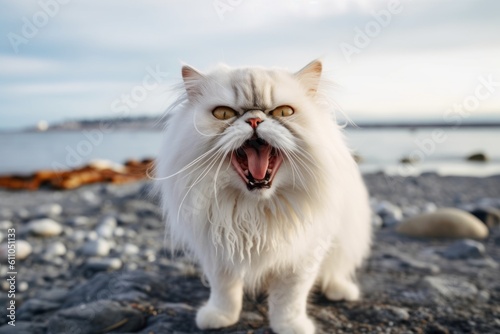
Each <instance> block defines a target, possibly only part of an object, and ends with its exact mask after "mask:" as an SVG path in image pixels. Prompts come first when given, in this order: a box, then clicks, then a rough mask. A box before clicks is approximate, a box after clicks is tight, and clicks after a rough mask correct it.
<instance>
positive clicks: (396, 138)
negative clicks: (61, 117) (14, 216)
mask: <svg viewBox="0 0 500 334" xmlns="http://www.w3.org/2000/svg"><path fill="white" fill-rule="evenodd" d="M435 131H436V130H434V129H417V130H408V129H347V130H346V140H347V142H348V144H349V146H350V147H351V148H352V149H353V151H354V152H356V154H358V155H360V156H361V158H362V163H361V164H360V168H361V170H362V171H363V172H377V171H385V172H386V173H389V174H402V175H409V174H418V173H421V172H437V173H440V174H443V175H450V174H451V175H474V176H487V175H493V174H500V128H493V127H492V128H463V129H446V128H445V129H442V130H441V132H435ZM160 141H161V133H160V132H155V131H134V132H125V131H115V132H111V133H106V134H103V135H100V134H98V133H97V132H95V131H89V132H79V131H75V132H40V133H0V157H1V158H0V174H11V173H15V174H28V173H31V172H33V171H35V170H38V169H51V168H59V169H61V168H65V167H66V168H73V167H78V166H81V165H83V164H85V163H87V162H89V161H90V160H94V159H106V160H111V161H114V162H119V163H122V162H124V161H125V160H127V159H131V158H132V159H143V158H154V157H155V156H156V154H157V153H158V151H159V148H160ZM475 152H484V153H485V154H486V155H487V156H488V157H489V158H490V161H489V162H487V163H477V162H476V163H474V162H467V161H465V158H466V156H468V155H470V154H472V153H475ZM408 156H411V157H413V158H417V159H419V162H418V163H416V164H413V165H404V164H400V163H399V161H400V159H401V158H403V157H408Z"/></svg>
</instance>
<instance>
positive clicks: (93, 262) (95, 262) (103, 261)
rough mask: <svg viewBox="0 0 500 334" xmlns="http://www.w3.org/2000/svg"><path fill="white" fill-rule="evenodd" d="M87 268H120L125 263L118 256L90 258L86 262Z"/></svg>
mask: <svg viewBox="0 0 500 334" xmlns="http://www.w3.org/2000/svg"><path fill="white" fill-rule="evenodd" d="M85 265H86V267H87V269H90V270H94V271H104V270H118V269H120V268H121V267H122V265H123V263H122V261H121V260H120V259H118V258H98V257H93V258H89V259H88V260H87V262H86V264H85Z"/></svg>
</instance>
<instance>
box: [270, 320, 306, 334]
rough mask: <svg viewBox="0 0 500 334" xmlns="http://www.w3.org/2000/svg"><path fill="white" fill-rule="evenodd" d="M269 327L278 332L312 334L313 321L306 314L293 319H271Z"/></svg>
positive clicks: (280, 333) (281, 333) (284, 333)
mask: <svg viewBox="0 0 500 334" xmlns="http://www.w3.org/2000/svg"><path fill="white" fill-rule="evenodd" d="M271 328H272V330H273V331H274V332H275V333H278V334H314V333H315V326H314V323H313V322H312V321H311V319H309V318H308V317H307V316H303V317H299V318H297V319H294V320H293V321H283V322H281V321H279V322H278V321H276V322H273V321H272V319H271Z"/></svg>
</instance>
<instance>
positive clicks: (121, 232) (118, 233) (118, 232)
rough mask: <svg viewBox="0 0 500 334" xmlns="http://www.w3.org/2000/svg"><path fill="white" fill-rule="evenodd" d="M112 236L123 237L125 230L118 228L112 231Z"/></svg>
mask: <svg viewBox="0 0 500 334" xmlns="http://www.w3.org/2000/svg"><path fill="white" fill-rule="evenodd" d="M114 235H115V237H123V236H124V235H125V230H124V229H123V227H120V226H118V227H117V228H115V230H114Z"/></svg>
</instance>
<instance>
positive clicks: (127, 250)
mask: <svg viewBox="0 0 500 334" xmlns="http://www.w3.org/2000/svg"><path fill="white" fill-rule="evenodd" d="M139 251H140V249H139V247H137V246H136V245H134V244H125V246H123V254H125V255H136V254H138V253H139Z"/></svg>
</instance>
